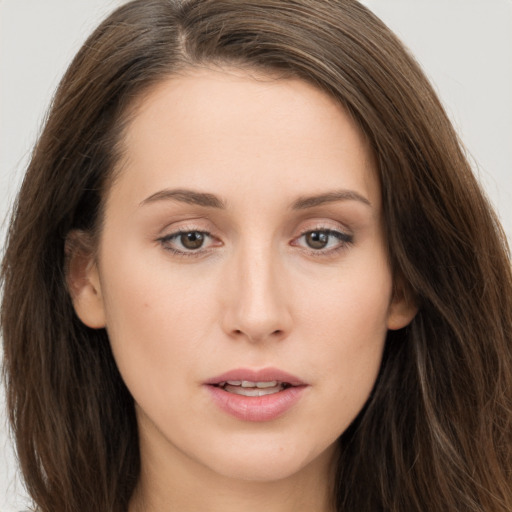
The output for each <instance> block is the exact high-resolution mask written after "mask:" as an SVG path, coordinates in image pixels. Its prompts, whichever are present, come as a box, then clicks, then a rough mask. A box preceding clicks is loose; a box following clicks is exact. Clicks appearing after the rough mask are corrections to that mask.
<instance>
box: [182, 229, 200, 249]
mask: <svg viewBox="0 0 512 512" xmlns="http://www.w3.org/2000/svg"><path fill="white" fill-rule="evenodd" d="M180 242H181V245H182V246H183V247H185V249H190V250H194V249H199V248H201V246H202V245H203V244H204V233H201V232H200V231H189V232H187V233H181V235H180Z"/></svg>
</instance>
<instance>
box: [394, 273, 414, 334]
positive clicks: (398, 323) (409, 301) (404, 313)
mask: <svg viewBox="0 0 512 512" xmlns="http://www.w3.org/2000/svg"><path fill="white" fill-rule="evenodd" d="M417 312H418V306H417V304H416V301H415V300H414V299H413V297H412V293H411V292H410V291H409V290H407V289H406V286H405V285H403V284H402V283H400V282H399V283H398V284H396V285H395V287H394V291H393V297H392V299H391V303H390V305H389V311H388V322H387V324H388V329H389V330H392V331H395V330H397V329H402V328H403V327H405V326H406V325H409V324H410V323H411V322H412V319H413V318H414V317H415V316H416V313H417Z"/></svg>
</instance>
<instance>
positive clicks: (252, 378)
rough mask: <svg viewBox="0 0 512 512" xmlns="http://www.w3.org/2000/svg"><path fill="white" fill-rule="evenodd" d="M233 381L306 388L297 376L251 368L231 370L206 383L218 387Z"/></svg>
mask: <svg viewBox="0 0 512 512" xmlns="http://www.w3.org/2000/svg"><path fill="white" fill-rule="evenodd" d="M228 380H230V381H233V380H241V381H243V380H246V381H249V382H271V381H278V382H281V383H286V384H290V385H292V386H305V385H306V382H304V381H302V380H301V379H299V378H298V377H296V376H295V375H292V374H291V373H288V372H285V371H283V370H279V369H278V368H262V369H260V370H254V369H251V368H236V369H234V370H229V371H227V372H225V373H223V374H221V375H217V376H215V377H212V378H211V379H208V380H207V381H205V384H210V385H217V384H219V383H221V382H226V381H228Z"/></svg>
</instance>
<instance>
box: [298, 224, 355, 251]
mask: <svg viewBox="0 0 512 512" xmlns="http://www.w3.org/2000/svg"><path fill="white" fill-rule="evenodd" d="M315 231H318V232H323V233H327V234H328V235H329V236H333V237H335V238H337V239H338V240H339V243H338V244H337V246H336V247H331V248H327V249H326V248H321V249H314V248H312V247H306V246H301V245H300V244H298V242H297V241H298V240H300V239H301V238H302V237H304V236H305V235H307V234H309V233H314V232H315ZM353 243H354V235H353V234H352V233H351V231H350V230H348V229H347V228H345V227H341V225H340V224H339V223H336V226H333V225H332V224H330V223H326V222H318V223H315V224H312V225H311V226H310V227H309V226H308V227H307V228H303V229H301V231H300V233H299V235H298V236H296V237H294V238H293V240H292V241H291V242H290V245H292V246H294V247H302V249H303V250H304V251H305V252H307V253H308V254H309V255H311V256H315V257H319V256H324V257H325V256H334V255H335V254H337V253H338V252H340V251H343V250H346V249H347V247H348V246H350V245H352V244H353Z"/></svg>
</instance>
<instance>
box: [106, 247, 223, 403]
mask: <svg viewBox="0 0 512 512" xmlns="http://www.w3.org/2000/svg"><path fill="white" fill-rule="evenodd" d="M130 254H132V256H131V257H130V256H129V255H130ZM136 254H137V253H136V252H135V251H134V252H130V251H126V254H125V255H123V256H117V257H116V258H115V259H112V260H109V259H108V258H107V257H105V258H104V261H103V273H104V275H106V276H108V282H105V283H103V285H102V291H103V295H104V304H105V312H106V321H107V331H108V334H109V338H110V343H111V346H112V350H113V353H114V357H115V359H116V363H117V365H118V367H119V370H120V372H121V374H122V376H123V378H124V380H125V382H126V384H127V386H128V388H129V389H130V391H131V392H132V394H133V395H134V398H135V400H136V401H139V399H140V400H141V401H145V400H148V399H151V398H149V397H153V398H152V399H151V400H153V399H155V400H156V399H157V398H158V397H159V396H160V395H162V393H164V392H165V393H167V394H170V393H172V392H173V390H175V392H176V394H178V393H181V394H182V395H183V390H182V389H180V385H181V383H182V382H183V378H181V379H180V376H181V377H182V373H183V372H184V370H187V369H189V368H190V366H191V361H193V360H194V358H195V357H197V354H198V353H205V352H207V350H208V347H205V346H204V343H203V340H204V338H205V337H207V336H208V334H211V333H212V331H213V329H214V319H215V317H216V316H217V315H216V311H215V310H214V309H215V304H216V301H215V300H213V299H212V297H211V293H212V290H211V288H212V287H211V286H210V287H208V282H206V283H204V282H203V283H202V285H201V286H197V284H194V283H192V282H191V281H190V276H189V275H187V273H184V272H170V270H169V264H168V262H167V263H164V264H162V263H161V262H158V261H148V258H147V257H145V258H144V257H137V256H136ZM167 398H168V397H167Z"/></svg>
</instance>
